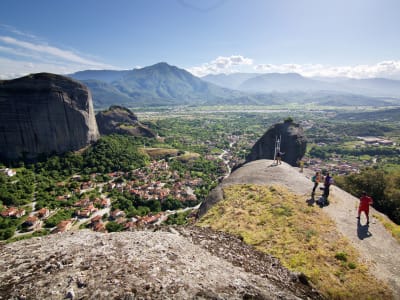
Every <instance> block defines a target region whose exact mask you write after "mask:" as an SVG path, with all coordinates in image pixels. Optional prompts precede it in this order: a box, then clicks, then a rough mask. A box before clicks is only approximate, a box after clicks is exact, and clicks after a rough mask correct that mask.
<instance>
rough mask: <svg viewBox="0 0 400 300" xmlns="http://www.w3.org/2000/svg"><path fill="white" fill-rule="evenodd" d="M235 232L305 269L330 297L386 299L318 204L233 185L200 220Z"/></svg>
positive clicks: (380, 286)
mask: <svg viewBox="0 0 400 300" xmlns="http://www.w3.org/2000/svg"><path fill="white" fill-rule="evenodd" d="M199 225H200V226H209V227H211V228H213V229H215V230H221V231H224V232H228V233H231V234H234V235H238V236H240V237H241V238H242V239H243V241H244V242H245V243H247V244H250V245H253V246H254V247H255V248H257V249H258V250H260V251H263V252H266V253H269V254H272V255H274V256H276V257H277V258H279V259H280V260H281V262H282V263H283V265H285V266H286V267H287V268H289V269H291V270H293V271H297V272H302V273H304V274H305V275H306V276H307V277H308V278H309V281H310V282H311V284H312V285H313V286H315V288H316V289H318V290H319V291H321V292H322V293H323V294H324V295H325V296H326V297H327V298H329V299H389V298H390V297H391V296H390V294H389V292H388V288H387V287H386V286H385V285H384V284H383V283H381V282H377V280H376V279H375V278H373V277H372V276H371V275H369V273H368V267H367V266H366V265H364V264H363V262H361V261H360V257H359V254H358V252H357V251H356V250H355V248H354V247H353V246H352V245H351V244H350V242H349V241H348V240H347V239H346V238H344V237H343V236H342V235H341V234H340V233H338V231H337V230H336V225H335V224H334V222H333V221H332V220H331V219H330V218H329V217H328V216H327V215H325V213H324V212H323V211H321V210H320V209H319V208H318V207H314V206H308V205H307V203H306V202H305V201H304V199H300V198H299V197H298V196H296V195H295V194H293V193H291V192H289V191H288V190H287V189H286V188H283V187H280V186H273V187H265V186H258V185H232V186H229V187H226V188H224V200H223V201H221V202H219V203H218V204H216V205H215V206H214V207H213V208H211V209H210V211H209V212H208V213H207V214H206V215H205V216H203V217H202V218H201V219H200V222H199Z"/></svg>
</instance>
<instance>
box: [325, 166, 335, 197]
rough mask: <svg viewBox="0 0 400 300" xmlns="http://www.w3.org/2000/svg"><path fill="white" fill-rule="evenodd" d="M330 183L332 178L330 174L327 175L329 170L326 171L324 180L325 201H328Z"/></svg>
mask: <svg viewBox="0 0 400 300" xmlns="http://www.w3.org/2000/svg"><path fill="white" fill-rule="evenodd" d="M332 183H333V178H332V176H330V175H329V172H328V173H326V176H325V180H324V198H325V201H328V197H329V188H330V186H331V184H332Z"/></svg>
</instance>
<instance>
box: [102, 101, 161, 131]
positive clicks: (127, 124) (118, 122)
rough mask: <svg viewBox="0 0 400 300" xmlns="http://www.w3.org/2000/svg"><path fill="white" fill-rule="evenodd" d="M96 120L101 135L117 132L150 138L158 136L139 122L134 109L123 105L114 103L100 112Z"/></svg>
mask: <svg viewBox="0 0 400 300" xmlns="http://www.w3.org/2000/svg"><path fill="white" fill-rule="evenodd" d="M96 121H97V125H98V127H99V131H100V134H101V135H104V134H113V133H116V134H127V135H132V136H144V137H150V138H153V137H155V136H156V135H155V134H154V132H152V131H151V130H150V129H149V128H147V127H146V126H144V125H143V124H141V123H140V122H139V120H138V118H137V116H136V115H135V114H134V113H133V112H132V111H130V110H129V109H128V108H125V107H122V106H116V105H113V106H111V107H110V108H109V109H108V110H106V111H101V112H99V113H98V114H97V115H96Z"/></svg>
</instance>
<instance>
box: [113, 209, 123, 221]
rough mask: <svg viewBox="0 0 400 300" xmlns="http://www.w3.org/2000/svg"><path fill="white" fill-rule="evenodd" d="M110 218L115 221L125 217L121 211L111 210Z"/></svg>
mask: <svg viewBox="0 0 400 300" xmlns="http://www.w3.org/2000/svg"><path fill="white" fill-rule="evenodd" d="M110 217H111V219H114V220H116V219H117V218H119V217H125V212H124V211H122V210H120V209H116V210H113V211H112V212H111V213H110Z"/></svg>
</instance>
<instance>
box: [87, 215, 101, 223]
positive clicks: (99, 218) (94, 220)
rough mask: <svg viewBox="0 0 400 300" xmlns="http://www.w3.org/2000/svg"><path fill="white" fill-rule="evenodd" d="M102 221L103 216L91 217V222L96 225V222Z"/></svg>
mask: <svg viewBox="0 0 400 300" xmlns="http://www.w3.org/2000/svg"><path fill="white" fill-rule="evenodd" d="M100 221H101V216H95V217H93V218H91V219H90V223H91V224H92V225H94V224H96V223H98V222H100Z"/></svg>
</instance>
